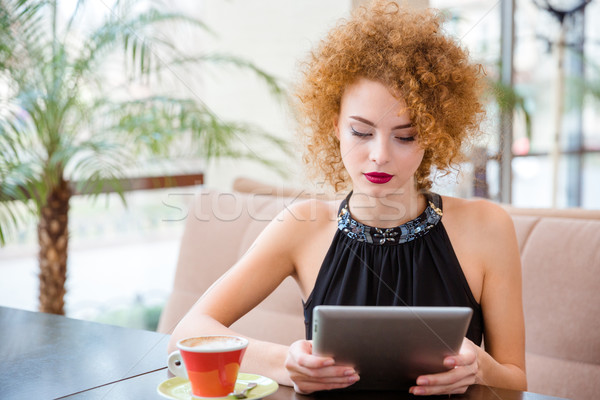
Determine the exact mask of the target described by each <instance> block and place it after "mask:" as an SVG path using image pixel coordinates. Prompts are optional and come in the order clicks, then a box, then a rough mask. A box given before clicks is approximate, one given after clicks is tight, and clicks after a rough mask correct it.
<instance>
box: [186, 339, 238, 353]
mask: <svg viewBox="0 0 600 400" xmlns="http://www.w3.org/2000/svg"><path fill="white" fill-rule="evenodd" d="M181 344H182V345H184V346H186V347H193V348H194V349H195V350H213V351H214V350H229V349H232V348H238V347H240V346H242V345H243V344H244V342H243V341H242V340H239V339H236V338H232V337H227V336H206V337H196V338H190V339H186V340H184V341H182V342H181Z"/></svg>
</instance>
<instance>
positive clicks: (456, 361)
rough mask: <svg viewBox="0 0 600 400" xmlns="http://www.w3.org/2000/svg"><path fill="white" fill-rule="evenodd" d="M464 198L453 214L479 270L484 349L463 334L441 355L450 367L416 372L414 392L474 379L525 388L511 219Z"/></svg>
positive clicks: (457, 388)
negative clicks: (456, 347)
mask: <svg viewBox="0 0 600 400" xmlns="http://www.w3.org/2000/svg"><path fill="white" fill-rule="evenodd" d="M464 204H468V205H464V206H463V207H460V208H461V209H462V212H461V211H459V212H457V215H458V218H457V220H460V221H461V223H460V228H459V230H460V234H461V235H465V237H466V239H467V242H468V245H467V246H466V247H467V251H468V253H469V254H470V256H469V260H468V262H473V260H475V264H476V269H477V270H478V271H481V273H482V276H483V279H482V281H481V287H480V293H481V298H480V304H481V307H482V310H483V318H484V323H485V333H484V339H485V350H483V349H482V348H481V347H479V346H476V345H474V344H473V343H472V342H471V341H469V340H468V339H465V341H464V342H463V346H462V347H461V350H460V352H459V354H458V355H456V356H451V357H447V358H446V359H445V360H444V365H446V366H447V367H448V368H449V371H448V372H443V373H440V374H433V375H424V376H421V377H419V378H418V379H417V386H414V387H412V388H411V389H410V391H411V393H414V394H442V393H444V394H445V393H462V392H464V391H465V390H466V389H467V388H468V386H469V385H471V384H474V383H479V384H484V385H489V386H496V387H502V388H509V389H517V390H526V389H527V379H526V375H525V326H524V321H523V304H522V293H521V290H522V288H521V261H520V257H519V248H518V244H517V240H516V235H515V231H514V226H513V223H512V219H511V218H510V216H509V215H508V214H507V213H506V212H505V211H504V210H503V209H502V208H501V207H499V206H497V205H495V204H493V203H490V202H487V201H474V202H468V203H467V202H465V203H464ZM467 207H468V208H467ZM444 211H446V210H444ZM461 262H462V260H461ZM470 283H471V282H470ZM477 291H478V290H477V288H476V290H475V292H477Z"/></svg>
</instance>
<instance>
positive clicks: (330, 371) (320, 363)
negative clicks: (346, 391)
mask: <svg viewBox="0 0 600 400" xmlns="http://www.w3.org/2000/svg"><path fill="white" fill-rule="evenodd" d="M285 368H286V369H287V371H288V373H289V374H290V379H291V380H292V382H293V383H294V390H295V391H296V392H298V393H301V394H309V393H312V392H317V391H319V390H331V389H341V388H345V387H347V386H350V385H352V384H353V383H355V382H356V381H358V380H359V379H360V378H359V376H358V374H357V373H356V371H355V370H354V369H353V368H352V367H349V366H342V365H335V361H334V359H333V358H331V357H319V356H315V355H313V354H312V341H310V340H298V341H296V342H294V343H292V345H291V346H290V349H289V351H288V355H287V358H286V360H285Z"/></svg>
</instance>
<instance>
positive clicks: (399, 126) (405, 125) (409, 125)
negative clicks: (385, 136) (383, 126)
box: [348, 115, 414, 130]
mask: <svg viewBox="0 0 600 400" xmlns="http://www.w3.org/2000/svg"><path fill="white" fill-rule="evenodd" d="M348 118H352V119H355V120H357V121H358V122H362V123H363V124H366V125H369V126H372V127H374V128H375V127H376V125H375V123H374V122H371V121H369V120H368V119H364V118H363V117H359V116H356V115H351V116H350V117H348ZM413 126H414V125H413V124H412V123H411V122H409V123H408V124H402V125H398V126H395V127H393V128H392V130H394V129H406V128H412V127H413Z"/></svg>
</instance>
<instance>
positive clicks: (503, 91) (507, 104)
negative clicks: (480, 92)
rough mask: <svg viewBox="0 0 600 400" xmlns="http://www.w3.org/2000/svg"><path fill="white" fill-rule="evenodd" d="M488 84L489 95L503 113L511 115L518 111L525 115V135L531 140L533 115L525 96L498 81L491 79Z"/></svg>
mask: <svg viewBox="0 0 600 400" xmlns="http://www.w3.org/2000/svg"><path fill="white" fill-rule="evenodd" d="M487 84H488V92H489V94H490V95H491V96H492V98H493V100H494V101H495V102H496V104H497V105H498V108H499V109H500V110H501V111H505V112H510V113H512V112H515V111H517V112H520V113H522V114H523V117H524V118H525V133H526V135H527V138H529V140H531V135H532V122H531V113H530V111H529V109H528V107H527V104H526V98H525V96H523V95H522V94H520V93H519V92H518V91H517V89H515V88H514V87H512V86H509V85H505V84H504V83H502V82H500V81H497V80H493V79H489V80H488V82H487Z"/></svg>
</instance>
